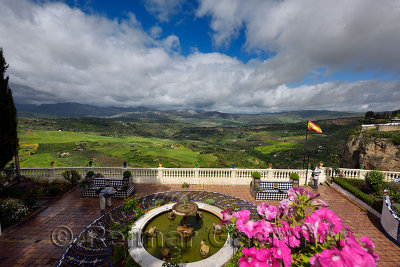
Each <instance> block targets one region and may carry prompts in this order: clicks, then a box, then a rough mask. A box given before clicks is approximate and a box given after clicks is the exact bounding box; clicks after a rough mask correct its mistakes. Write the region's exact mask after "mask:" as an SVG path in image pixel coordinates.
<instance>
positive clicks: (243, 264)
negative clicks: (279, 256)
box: [239, 247, 257, 267]
mask: <svg viewBox="0 0 400 267" xmlns="http://www.w3.org/2000/svg"><path fill="white" fill-rule="evenodd" d="M242 252H243V254H244V257H241V258H240V259H239V267H247V266H249V267H250V266H255V263H256V262H257V259H256V253H257V249H256V248H255V247H251V248H243V250H242Z"/></svg>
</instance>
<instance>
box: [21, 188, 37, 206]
mask: <svg viewBox="0 0 400 267" xmlns="http://www.w3.org/2000/svg"><path fill="white" fill-rule="evenodd" d="M38 195H39V191H38V190H37V189H36V188H31V189H30V190H29V191H28V192H27V193H26V194H25V195H24V196H23V198H22V201H23V202H24V204H25V205H26V206H28V208H30V209H32V208H34V207H36V204H37V200H38Z"/></svg>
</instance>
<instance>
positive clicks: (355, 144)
mask: <svg viewBox="0 0 400 267" xmlns="http://www.w3.org/2000/svg"><path fill="white" fill-rule="evenodd" d="M394 134H396V135H397V134H398V133H394ZM342 158H343V164H342V165H343V167H344V168H355V169H358V168H360V165H361V164H364V166H365V169H369V170H373V169H378V170H385V171H400V145H399V144H398V143H397V142H393V139H391V138H385V137H382V136H379V135H378V136H376V134H371V133H370V132H361V133H359V134H358V135H354V136H352V137H350V139H349V141H348V143H347V146H346V148H345V150H344V152H343V157H342Z"/></svg>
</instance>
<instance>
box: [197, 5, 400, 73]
mask: <svg viewBox="0 0 400 267" xmlns="http://www.w3.org/2000/svg"><path fill="white" fill-rule="evenodd" d="M206 15H207V16H211V18H212V21H211V24H210V26H211V28H212V29H213V31H214V35H213V38H214V42H215V43H216V44H217V45H226V44H229V43H230V41H231V40H232V39H233V38H235V37H236V36H237V34H238V33H239V32H240V31H241V30H242V29H244V31H245V35H246V44H245V47H246V48H247V49H248V50H261V51H272V52H276V53H277V56H276V57H275V58H273V59H272V61H277V63H275V62H274V63H269V64H270V65H275V64H277V65H278V67H283V68H284V70H283V71H284V72H286V75H288V74H294V75H296V78H298V77H299V75H300V76H303V75H304V72H301V71H299V69H304V70H305V72H308V71H310V70H311V69H315V68H318V67H321V66H323V67H327V68H328V71H330V72H332V71H336V70H338V69H351V70H354V71H362V70H365V69H380V70H383V71H390V72H396V74H397V75H398V74H399V73H400V53H399V52H398V47H400V34H399V27H400V2H399V1H397V0H388V1H385V2H380V1H375V0H351V1H348V0H328V1H314V0H285V1H276V0H252V1H247V0H235V1H230V0H220V1H217V2H216V1H214V0H200V7H199V9H198V10H197V16H200V17H202V16H206ZM289 65H291V66H292V67H290V66H289ZM293 72H294V73H293Z"/></svg>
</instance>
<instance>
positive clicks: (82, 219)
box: [0, 168, 400, 266]
mask: <svg viewBox="0 0 400 267" xmlns="http://www.w3.org/2000/svg"><path fill="white" fill-rule="evenodd" d="M75 169H77V170H79V171H80V172H82V173H85V172H86V171H87V168H75ZM91 169H95V168H91ZM124 170H126V169H123V168H101V169H100V168H99V169H98V170H97V169H96V170H94V171H96V172H97V171H99V172H102V173H105V174H106V176H107V177H121V175H122V172H123V171H124ZM63 171H65V169H64V168H49V169H35V170H34V169H23V170H22V173H23V174H24V175H27V176H28V175H29V176H32V177H33V176H35V177H41V178H42V179H50V180H52V179H55V178H59V175H61V173H62V172H63ZM131 171H132V173H133V178H132V179H133V182H134V183H135V191H136V193H137V194H138V196H139V197H141V201H143V204H145V203H146V199H147V201H148V199H152V200H154V199H157V198H164V197H165V196H166V195H168V196H170V195H173V197H174V199H175V200H180V199H182V198H184V197H185V196H186V195H187V194H188V193H190V196H191V198H192V199H194V200H196V199H198V198H201V197H202V198H203V199H204V198H205V195H206V196H207V197H210V198H214V199H219V201H221V202H218V201H217V203H216V205H218V203H220V205H221V206H223V204H221V203H226V202H232V201H233V202H234V203H236V205H239V206H240V207H241V208H247V209H251V204H254V205H256V204H260V203H261V202H263V201H256V200H254V197H253V196H252V195H251V194H250V190H249V186H248V184H249V182H250V180H251V173H252V172H253V171H255V170H243V169H236V170H235V169H165V168H150V169H139V168H135V169H131ZM257 171H260V173H261V174H262V179H264V180H271V179H272V180H279V179H280V180H282V181H283V180H287V179H288V175H289V174H290V173H291V172H294V171H296V172H298V173H299V174H300V184H301V185H302V184H304V182H305V178H306V172H305V171H304V170H274V169H266V170H257ZM342 172H344V173H346V174H347V175H348V176H350V177H354V178H363V176H364V174H365V173H366V172H367V171H364V170H348V169H342ZM332 173H333V170H332V169H330V168H324V171H323V177H322V178H323V179H326V180H327V181H329V180H330V176H331V175H332ZM308 175H309V174H308ZM385 175H386V179H387V180H388V181H391V180H393V179H394V178H395V177H397V176H398V173H391V172H386V173H385ZM308 178H309V177H308ZM211 181H213V182H214V184H212V183H211ZM182 182H188V183H189V184H190V188H189V189H188V190H182V187H181V183H182ZM305 188H307V186H306V187H305ZM307 189H308V190H311V189H310V188H309V187H308V188H307ZM318 192H319V193H320V194H321V196H320V198H321V199H322V200H324V201H325V202H327V203H328V204H329V205H330V206H329V209H331V210H332V211H333V212H335V213H336V214H337V215H338V216H339V217H340V218H341V219H342V222H343V224H344V225H348V226H349V227H350V229H352V230H353V231H354V235H355V237H356V238H357V240H359V238H360V237H361V236H368V237H369V238H370V239H371V240H372V241H373V242H374V243H375V246H376V253H377V254H378V255H379V256H380V260H379V262H378V266H398V263H399V262H400V248H399V246H397V245H396V244H395V243H394V242H393V241H392V240H391V239H390V238H389V237H388V236H387V235H386V234H385V233H384V231H383V229H382V226H381V224H380V220H379V218H377V217H376V216H375V215H374V214H372V213H371V212H370V211H368V210H367V209H366V208H365V207H363V206H361V205H359V204H358V203H356V202H355V201H353V200H352V199H351V198H349V197H347V196H345V195H343V194H342V193H341V192H339V191H338V190H337V189H335V188H334V187H331V186H330V185H329V183H326V184H324V185H323V186H321V187H320V189H319V191H318ZM152 194H153V195H152ZM148 195H151V197H150V198H145V196H148ZM233 202H232V203H233ZM121 203H122V201H121V200H120V199H113V207H112V208H115V207H117V206H118V205H120V204H121ZM267 203H268V204H273V205H276V204H277V203H278V202H277V201H267ZM98 205H99V202H98V199H97V198H82V197H81V196H80V190H78V189H73V190H72V191H70V192H69V193H67V194H66V195H64V196H63V197H62V198H61V199H59V200H58V201H56V202H54V203H52V204H50V205H49V206H48V208H47V209H45V210H43V211H42V212H40V213H38V214H37V215H35V216H33V217H31V218H29V219H28V220H26V221H24V222H22V223H21V224H18V225H17V226H14V227H11V228H9V229H7V230H6V231H5V232H3V233H2V236H1V237H0V262H2V264H3V265H4V266H13V265H18V266H20V265H26V266H32V265H43V266H55V265H57V264H59V263H60V259H61V258H62V256H63V254H64V253H65V251H66V248H67V247H58V246H56V245H55V244H54V243H53V241H52V239H51V236H52V234H53V231H54V230H56V229H60V226H67V227H68V228H70V229H71V230H72V234H73V237H74V238H75V237H77V236H78V235H79V234H80V233H81V232H82V231H84V230H85V228H86V227H87V226H88V225H90V224H91V223H93V222H94V221H95V220H97V219H98V218H100V217H101V219H100V221H101V220H103V221H104V220H107V218H108V217H107V216H109V215H110V214H111V213H112V212H113V211H112V210H110V209H108V210H107V212H109V211H110V212H109V213H106V214H102V213H101V212H100V211H99V207H98ZM253 209H254V206H253ZM77 254H79V252H77ZM107 255H108V252H107V254H105V255H103V256H102V255H100V258H101V257H103V258H105V259H106V260H107V259H108V258H107ZM61 263H62V264H64V265H67V264H66V263H65V261H62V262H61Z"/></svg>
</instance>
